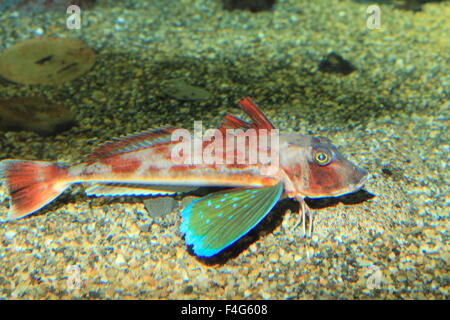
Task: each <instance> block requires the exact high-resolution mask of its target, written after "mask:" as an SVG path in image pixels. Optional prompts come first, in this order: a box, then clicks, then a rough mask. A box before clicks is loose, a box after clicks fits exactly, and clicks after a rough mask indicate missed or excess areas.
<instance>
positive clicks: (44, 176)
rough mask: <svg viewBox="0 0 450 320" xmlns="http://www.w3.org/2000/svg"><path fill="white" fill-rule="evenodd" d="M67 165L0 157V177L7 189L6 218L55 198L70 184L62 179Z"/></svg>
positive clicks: (35, 208)
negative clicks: (0, 159) (7, 205)
mask: <svg viewBox="0 0 450 320" xmlns="http://www.w3.org/2000/svg"><path fill="white" fill-rule="evenodd" d="M66 175H67V167H64V166H61V165H59V164H55V163H51V162H45V161H25V160H3V161H0V179H2V180H3V183H4V186H5V187H6V189H7V190H8V193H9V202H10V208H9V212H8V220H13V219H20V218H23V217H25V216H27V215H30V214H32V213H34V212H36V211H37V210H39V209H40V208H42V207H44V206H45V205H47V204H48V203H50V202H51V201H53V200H54V199H55V198H57V197H58V196H59V195H60V194H61V193H63V192H64V190H65V189H66V188H67V187H68V186H69V184H68V183H61V178H62V177H64V176H66Z"/></svg>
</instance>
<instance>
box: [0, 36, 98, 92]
mask: <svg viewBox="0 0 450 320" xmlns="http://www.w3.org/2000/svg"><path fill="white" fill-rule="evenodd" d="M94 62H95V53H94V51H93V50H92V49H91V48H89V47H88V46H87V45H86V44H85V43H84V42H83V41H81V40H78V39H61V38H37V39H29V40H25V41H23V42H20V43H18V44H15V45H14V46H12V47H10V48H8V49H6V50H5V51H3V52H2V53H1V54H0V76H2V77H4V78H6V79H8V80H10V81H13V82H17V83H22V84H50V85H56V84H59V83H63V82H66V81H70V80H73V79H76V78H78V77H79V76H81V75H82V74H84V73H86V72H87V71H88V70H89V69H91V68H92V66H93V65H94Z"/></svg>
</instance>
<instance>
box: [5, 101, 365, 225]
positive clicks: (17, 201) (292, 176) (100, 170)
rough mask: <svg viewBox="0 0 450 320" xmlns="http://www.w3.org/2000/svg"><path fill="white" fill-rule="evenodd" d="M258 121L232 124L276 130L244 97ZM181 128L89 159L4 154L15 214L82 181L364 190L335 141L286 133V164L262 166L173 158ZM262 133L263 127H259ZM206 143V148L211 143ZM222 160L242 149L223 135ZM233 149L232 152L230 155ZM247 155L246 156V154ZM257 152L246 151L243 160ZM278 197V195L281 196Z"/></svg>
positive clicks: (109, 191) (315, 193)
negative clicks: (65, 162) (75, 161)
mask: <svg viewBox="0 0 450 320" xmlns="http://www.w3.org/2000/svg"><path fill="white" fill-rule="evenodd" d="M240 106H241V108H242V109H243V110H244V111H245V112H246V113H247V114H248V115H249V117H250V119H251V120H252V121H251V122H246V121H243V120H241V119H239V118H237V117H235V116H232V115H227V116H226V117H225V121H224V125H223V127H221V128H219V129H220V130H221V132H225V131H226V129H243V130H250V129H255V130H261V129H265V130H269V131H270V130H275V129H274V127H273V125H272V124H271V123H270V122H269V120H268V119H267V118H266V117H265V116H264V115H263V113H262V112H261V111H260V110H259V109H258V108H257V107H256V105H254V104H253V103H252V101H251V100H250V99H249V98H246V99H243V100H241V101H240ZM174 131H175V128H171V127H164V128H161V129H157V130H148V131H144V132H141V133H137V134H133V135H129V136H125V137H122V138H117V139H114V140H113V141H110V142H107V143H105V144H104V145H102V146H100V147H99V148H97V149H96V150H95V151H94V152H93V153H92V154H91V155H89V156H88V161H86V162H85V163H81V164H78V165H74V166H66V165H63V164H59V163H50V162H41V161H25V160H3V161H1V162H0V178H1V179H2V180H3V182H4V185H5V186H6V189H7V190H8V192H9V198H10V211H9V214H8V218H9V219H17V218H22V217H24V216H27V215H29V214H31V213H33V212H35V211H37V210H39V209H40V208H42V207H43V206H45V205H47V204H48V203H49V202H51V201H52V200H53V199H55V198H56V197H58V196H59V195H60V194H61V193H62V192H63V191H64V190H65V189H66V188H68V187H69V186H70V185H71V184H75V183H86V184H89V187H88V189H87V190H86V194H87V195H89V196H124V195H155V196H157V195H171V194H175V193H180V192H185V191H187V190H193V189H195V188H198V187H205V186H225V187H253V188H262V187H273V186H275V185H278V184H279V183H281V184H282V188H283V195H284V196H288V197H292V198H295V199H297V200H299V201H303V198H304V197H312V198H318V197H329V196H339V195H342V194H345V193H349V192H353V191H356V190H358V189H360V188H361V187H362V186H363V184H364V183H365V181H366V179H367V173H366V172H365V171H364V170H362V169H360V168H358V167H356V166H355V165H354V164H353V163H351V162H350V161H349V160H347V159H345V158H344V157H343V156H342V155H341V154H340V153H339V152H338V150H337V149H336V147H335V146H334V145H332V144H331V142H330V141H329V140H328V139H325V138H322V137H312V136H303V135H298V134H281V135H279V142H278V143H279V166H277V167H274V166H273V165H263V164H260V163H256V164H239V163H236V161H235V162H233V163H232V164H226V163H224V164H207V163H196V164H185V163H174V161H173V158H172V155H173V153H174V149H176V148H178V147H179V146H180V143H181V141H172V134H173V133H174ZM257 132H259V131H257ZM208 145H209V144H208V142H203V143H202V147H204V148H205V147H208ZM223 150H224V151H223V154H222V156H223V158H224V159H225V158H226V157H227V156H230V157H231V158H234V159H236V158H237V157H238V156H239V152H241V151H240V150H238V149H236V148H233V147H230V146H228V145H227V142H225V141H224V148H223ZM230 153H231V155H230ZM241 156H242V154H241ZM249 156H250V155H248V154H247V155H244V158H246V157H249ZM275 202H276V201H275Z"/></svg>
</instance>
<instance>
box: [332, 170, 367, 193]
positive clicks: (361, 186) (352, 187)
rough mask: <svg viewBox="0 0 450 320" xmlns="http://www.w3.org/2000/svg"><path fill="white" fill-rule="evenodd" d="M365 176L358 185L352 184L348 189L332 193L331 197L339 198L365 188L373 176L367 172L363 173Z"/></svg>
mask: <svg viewBox="0 0 450 320" xmlns="http://www.w3.org/2000/svg"><path fill="white" fill-rule="evenodd" d="M363 174H364V176H363V177H362V178H361V179H360V180H359V181H358V183H355V184H350V185H349V186H348V187H347V188H345V189H343V190H339V191H337V192H334V193H332V194H331V195H330V196H332V197H339V196H343V195H344V194H349V193H353V192H356V191H358V190H360V189H362V188H363V187H364V185H365V184H366V182H367V181H368V180H369V179H370V177H371V175H370V174H369V173H368V172H367V171H365V170H364V171H363Z"/></svg>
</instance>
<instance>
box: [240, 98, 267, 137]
mask: <svg viewBox="0 0 450 320" xmlns="http://www.w3.org/2000/svg"><path fill="white" fill-rule="evenodd" d="M239 106H240V107H241V109H242V110H244V111H245V113H246V114H247V115H248V116H249V117H250V119H252V122H253V124H254V127H255V129H275V127H274V126H273V124H272V123H271V122H270V121H269V119H267V117H266V116H265V115H264V113H262V111H261V110H260V109H259V108H258V107H257V106H256V104H255V103H254V102H253V101H252V100H251V99H250V98H248V97H247V98H244V99H242V100H240V101H239Z"/></svg>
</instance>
